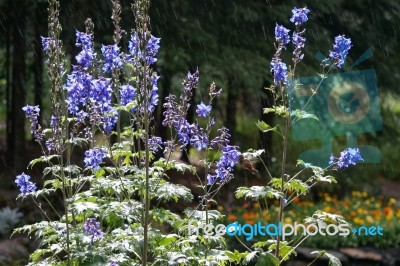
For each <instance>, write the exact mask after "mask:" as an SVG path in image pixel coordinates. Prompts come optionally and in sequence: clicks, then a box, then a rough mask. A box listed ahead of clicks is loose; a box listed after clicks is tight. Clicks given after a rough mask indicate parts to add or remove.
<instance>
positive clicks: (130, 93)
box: [119, 84, 136, 106]
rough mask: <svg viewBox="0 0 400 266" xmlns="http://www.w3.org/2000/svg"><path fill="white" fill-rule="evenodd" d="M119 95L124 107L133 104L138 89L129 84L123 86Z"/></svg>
mask: <svg viewBox="0 0 400 266" xmlns="http://www.w3.org/2000/svg"><path fill="white" fill-rule="evenodd" d="M119 93H120V97H121V105H123V106H126V105H128V104H129V103H131V102H132V101H133V100H134V99H135V97H136V89H135V88H134V87H133V86H132V85H129V84H126V85H122V86H121V89H120V90H119Z"/></svg>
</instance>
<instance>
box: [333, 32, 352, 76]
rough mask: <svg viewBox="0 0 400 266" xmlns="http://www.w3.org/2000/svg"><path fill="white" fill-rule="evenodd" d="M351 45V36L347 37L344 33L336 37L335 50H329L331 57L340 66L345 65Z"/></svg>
mask: <svg viewBox="0 0 400 266" xmlns="http://www.w3.org/2000/svg"><path fill="white" fill-rule="evenodd" d="M351 46H352V45H351V39H350V38H345V37H344V35H339V36H336V37H335V43H334V44H333V51H329V57H330V58H331V59H332V61H333V63H334V64H335V65H336V66H337V67H338V68H341V67H342V66H343V65H344V61H345V60H346V57H347V55H348V53H349V50H350V48H351Z"/></svg>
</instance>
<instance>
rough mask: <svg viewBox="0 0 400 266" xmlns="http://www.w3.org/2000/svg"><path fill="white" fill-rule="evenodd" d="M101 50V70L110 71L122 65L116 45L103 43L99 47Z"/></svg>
mask: <svg viewBox="0 0 400 266" xmlns="http://www.w3.org/2000/svg"><path fill="white" fill-rule="evenodd" d="M101 52H102V54H103V56H104V65H103V71H104V72H105V73H110V72H111V71H112V70H113V69H119V68H121V67H122V60H121V57H120V54H119V47H118V45H116V44H114V45H103V46H102V47H101Z"/></svg>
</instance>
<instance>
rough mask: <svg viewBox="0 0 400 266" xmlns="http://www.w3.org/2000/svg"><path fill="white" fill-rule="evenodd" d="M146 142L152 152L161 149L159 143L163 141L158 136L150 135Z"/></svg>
mask: <svg viewBox="0 0 400 266" xmlns="http://www.w3.org/2000/svg"><path fill="white" fill-rule="evenodd" d="M148 144H149V149H150V150H151V151H152V152H157V151H158V150H159V149H161V145H162V144H163V141H162V139H161V138H160V137H156V136H151V137H150V138H149V141H148Z"/></svg>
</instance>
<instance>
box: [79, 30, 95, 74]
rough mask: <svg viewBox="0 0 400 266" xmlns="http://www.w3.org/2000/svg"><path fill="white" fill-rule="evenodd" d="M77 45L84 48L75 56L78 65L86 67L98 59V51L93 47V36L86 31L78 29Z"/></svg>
mask: <svg viewBox="0 0 400 266" xmlns="http://www.w3.org/2000/svg"><path fill="white" fill-rule="evenodd" d="M76 41H77V43H76V46H77V47H81V48H82V50H81V51H80V52H79V54H78V55H77V56H76V57H75V59H76V61H77V63H78V65H81V66H83V67H84V68H88V67H91V66H92V64H93V60H95V59H96V53H95V52H94V49H93V36H92V34H87V33H84V32H80V31H76Z"/></svg>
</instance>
